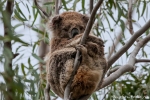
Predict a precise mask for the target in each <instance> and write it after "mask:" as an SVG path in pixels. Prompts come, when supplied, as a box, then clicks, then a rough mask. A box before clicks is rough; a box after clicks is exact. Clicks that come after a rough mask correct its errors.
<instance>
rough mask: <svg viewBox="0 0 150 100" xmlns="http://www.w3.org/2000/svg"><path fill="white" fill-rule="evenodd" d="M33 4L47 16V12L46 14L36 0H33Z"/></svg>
mask: <svg viewBox="0 0 150 100" xmlns="http://www.w3.org/2000/svg"><path fill="white" fill-rule="evenodd" d="M34 3H35V5H36V6H37V7H38V9H40V10H41V11H42V13H43V14H44V15H45V16H46V17H47V18H48V17H49V14H47V13H46V12H45V11H44V10H43V9H42V8H41V7H40V5H39V4H38V3H37V1H36V0H34Z"/></svg>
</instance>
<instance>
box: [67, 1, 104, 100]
mask: <svg viewBox="0 0 150 100" xmlns="http://www.w3.org/2000/svg"><path fill="white" fill-rule="evenodd" d="M102 2H103V0H99V1H98V3H97V4H96V5H95V7H94V9H93V10H92V13H91V16H90V19H89V21H88V23H87V26H86V29H85V31H84V34H83V36H82V38H81V42H80V44H81V45H82V44H85V41H86V39H87V37H88V35H89V33H90V31H91V28H92V25H93V23H94V21H95V15H96V12H97V10H98V8H99V7H100V6H101V4H102ZM79 58H80V54H79V51H78V50H77V53H76V57H75V62H74V70H73V72H72V75H71V77H70V80H69V82H68V84H67V86H66V88H65V92H64V100H69V97H70V89H71V84H72V80H73V79H74V75H75V74H76V72H77V70H78V68H79V65H80V62H79ZM88 97H89V96H88ZM88 97H87V98H88ZM83 98H84V97H83ZM84 99H85V98H84Z"/></svg>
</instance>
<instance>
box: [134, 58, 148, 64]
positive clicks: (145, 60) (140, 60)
mask: <svg viewBox="0 0 150 100" xmlns="http://www.w3.org/2000/svg"><path fill="white" fill-rule="evenodd" d="M140 62H150V59H136V63H140Z"/></svg>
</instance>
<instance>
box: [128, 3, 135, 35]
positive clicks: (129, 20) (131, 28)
mask: <svg viewBox="0 0 150 100" xmlns="http://www.w3.org/2000/svg"><path fill="white" fill-rule="evenodd" d="M128 23H129V31H130V34H132V35H133V33H134V31H133V26H132V0H129V7H128Z"/></svg>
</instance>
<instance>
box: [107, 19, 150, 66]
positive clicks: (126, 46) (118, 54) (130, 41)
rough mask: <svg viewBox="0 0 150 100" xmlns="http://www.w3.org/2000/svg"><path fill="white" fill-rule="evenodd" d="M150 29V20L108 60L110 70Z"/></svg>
mask: <svg viewBox="0 0 150 100" xmlns="http://www.w3.org/2000/svg"><path fill="white" fill-rule="evenodd" d="M149 28H150V20H149V21H148V22H147V23H146V24H145V25H144V26H143V27H142V28H141V29H139V30H138V31H137V32H135V33H134V34H133V35H132V37H131V38H130V39H129V41H128V42H127V43H126V44H125V45H124V46H123V47H122V48H121V49H120V50H119V51H118V52H117V53H116V54H114V55H113V56H112V57H111V58H110V59H108V69H109V68H110V66H111V65H112V64H113V63H114V62H115V61H116V60H117V59H118V58H119V57H120V56H122V54H123V53H125V52H126V51H127V50H128V49H129V48H130V47H131V46H132V44H133V43H134V42H135V41H136V39H137V38H138V37H139V36H141V35H142V34H143V33H144V32H145V31H146V30H148V29H149Z"/></svg>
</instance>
